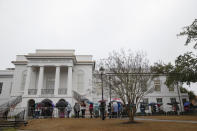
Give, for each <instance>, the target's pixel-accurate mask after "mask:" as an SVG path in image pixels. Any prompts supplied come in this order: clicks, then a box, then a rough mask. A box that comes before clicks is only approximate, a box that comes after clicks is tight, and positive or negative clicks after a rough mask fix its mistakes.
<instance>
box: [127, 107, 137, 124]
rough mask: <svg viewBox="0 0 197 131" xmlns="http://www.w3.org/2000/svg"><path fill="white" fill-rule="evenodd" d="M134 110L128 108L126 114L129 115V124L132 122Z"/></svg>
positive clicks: (133, 108)
mask: <svg viewBox="0 0 197 131" xmlns="http://www.w3.org/2000/svg"><path fill="white" fill-rule="evenodd" d="M135 112H136V109H135V107H132V108H129V110H128V114H129V122H131V123H133V122H134V116H135Z"/></svg>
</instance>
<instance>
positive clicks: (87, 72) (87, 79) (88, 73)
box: [73, 65, 92, 97]
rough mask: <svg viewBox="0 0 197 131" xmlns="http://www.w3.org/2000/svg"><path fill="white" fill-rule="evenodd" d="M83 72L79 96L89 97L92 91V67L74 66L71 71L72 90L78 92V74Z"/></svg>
mask: <svg viewBox="0 0 197 131" xmlns="http://www.w3.org/2000/svg"><path fill="white" fill-rule="evenodd" d="M80 71H83V73H84V77H83V78H84V85H83V89H82V90H81V92H79V93H80V94H81V95H85V96H87V97H90V95H91V90H92V65H76V66H74V69H73V89H74V90H75V91H78V82H77V79H78V78H77V77H78V72H80Z"/></svg>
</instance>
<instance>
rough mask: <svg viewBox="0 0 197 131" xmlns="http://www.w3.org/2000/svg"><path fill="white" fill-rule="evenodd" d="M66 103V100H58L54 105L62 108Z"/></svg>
mask: <svg viewBox="0 0 197 131" xmlns="http://www.w3.org/2000/svg"><path fill="white" fill-rule="evenodd" d="M67 105H68V102H66V101H59V102H58V103H57V104H56V107H57V108H62V107H66V106H67Z"/></svg>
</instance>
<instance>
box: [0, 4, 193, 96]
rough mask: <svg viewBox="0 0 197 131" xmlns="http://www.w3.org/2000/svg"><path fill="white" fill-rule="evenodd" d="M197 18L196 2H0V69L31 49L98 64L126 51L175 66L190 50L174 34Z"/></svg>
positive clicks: (152, 60)
mask: <svg viewBox="0 0 197 131" xmlns="http://www.w3.org/2000/svg"><path fill="white" fill-rule="evenodd" d="M195 18H197V0H0V45H1V46H0V69H5V68H7V67H13V65H12V64H11V61H12V60H15V56H16V55H18V54H27V53H30V52H35V49H75V50H76V54H91V55H93V57H94V60H97V59H100V58H105V57H107V56H108V53H109V52H111V51H113V50H119V49H120V48H125V49H129V48H130V49H131V50H133V51H138V50H143V51H145V52H146V53H147V55H148V58H149V60H150V62H151V63H154V62H156V61H158V60H163V61H164V62H173V61H174V60H175V58H176V57H177V56H178V55H180V54H183V53H184V52H186V51H194V50H193V49H192V46H184V42H185V38H184V37H181V38H177V36H176V35H177V34H178V33H179V32H180V31H182V27H184V26H186V25H190V24H191V23H192V21H193V20H194V19H195ZM194 52H196V51H194ZM196 93H197V90H196Z"/></svg>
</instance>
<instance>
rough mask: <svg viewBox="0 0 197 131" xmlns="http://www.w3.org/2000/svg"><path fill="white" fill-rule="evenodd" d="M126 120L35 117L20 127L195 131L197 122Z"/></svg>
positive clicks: (55, 130)
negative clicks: (132, 121)
mask: <svg viewBox="0 0 197 131" xmlns="http://www.w3.org/2000/svg"><path fill="white" fill-rule="evenodd" d="M126 122H127V120H120V119H111V120H110V119H106V120H105V121H102V120H101V119H82V118H80V119H74V118H71V119H66V118H65V119H64V118H57V119H55V118H54V119H36V120H30V121H29V123H28V125H27V126H26V127H21V129H26V130H33V131H128V130H132V131H195V130H197V124H191V123H174V122H152V121H138V122H137V123H133V124H125V123H126Z"/></svg>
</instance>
